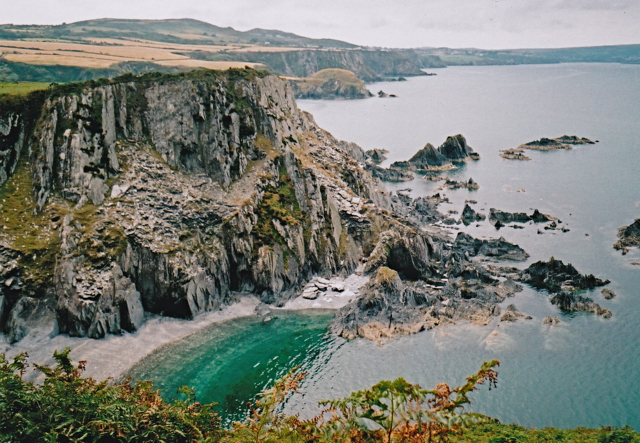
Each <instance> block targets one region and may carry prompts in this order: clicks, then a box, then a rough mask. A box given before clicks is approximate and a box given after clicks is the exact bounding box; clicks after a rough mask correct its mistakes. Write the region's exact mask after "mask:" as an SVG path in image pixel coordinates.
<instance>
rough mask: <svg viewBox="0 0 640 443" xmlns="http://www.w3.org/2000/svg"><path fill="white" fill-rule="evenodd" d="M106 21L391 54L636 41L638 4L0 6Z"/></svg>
mask: <svg viewBox="0 0 640 443" xmlns="http://www.w3.org/2000/svg"><path fill="white" fill-rule="evenodd" d="M104 17H110V18H137V19H165V18H193V19H198V20H202V21H206V22H209V23H212V24H214V25H217V26H224V27H226V26H231V27H233V28H235V29H238V30H242V31H246V30H249V29H252V28H265V29H279V30H282V31H287V32H293V33H295V34H299V35H303V36H306V37H313V38H333V39H338V40H344V41H348V42H351V43H355V44H359V45H364V46H381V47H394V48H400V47H424V46H429V47H443V46H444V47H450V48H467V47H475V48H484V49H506V48H553V47H570V46H598V45H614V44H631V43H640V0H322V1H320V0H0V23H14V24H60V23H63V22H67V23H69V22H74V21H80V20H88V19H93V18H104Z"/></svg>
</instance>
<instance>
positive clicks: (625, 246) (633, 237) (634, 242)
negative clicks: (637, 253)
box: [613, 218, 640, 255]
mask: <svg viewBox="0 0 640 443" xmlns="http://www.w3.org/2000/svg"><path fill="white" fill-rule="evenodd" d="M618 238H619V239H620V240H618V241H617V242H616V243H615V244H614V245H613V248H614V249H617V250H619V251H622V255H625V254H626V253H627V252H629V248H631V247H640V218H639V219H636V221H634V222H633V223H631V224H630V225H629V226H623V227H621V228H620V229H618Z"/></svg>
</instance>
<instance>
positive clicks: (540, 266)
mask: <svg viewBox="0 0 640 443" xmlns="http://www.w3.org/2000/svg"><path fill="white" fill-rule="evenodd" d="M520 280H521V281H522V282H524V283H528V284H530V285H531V286H533V287H535V288H538V289H546V290H547V291H549V292H557V291H571V290H580V289H593V288H595V287H598V286H605V285H607V284H609V283H610V281H609V280H601V279H599V278H597V277H595V276H594V275H593V274H589V275H583V274H580V273H579V272H578V271H577V270H576V268H574V267H573V265H572V264H571V263H569V264H564V263H563V262H562V261H560V260H556V259H555V258H553V257H551V258H550V259H549V261H548V262H544V261H538V262H535V263H533V264H532V265H531V266H529V267H528V268H527V269H525V270H524V271H522V273H521V275H520Z"/></svg>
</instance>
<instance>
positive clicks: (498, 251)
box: [454, 232, 529, 261]
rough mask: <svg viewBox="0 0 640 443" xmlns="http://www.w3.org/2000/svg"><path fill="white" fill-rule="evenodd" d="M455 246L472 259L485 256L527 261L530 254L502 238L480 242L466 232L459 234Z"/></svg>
mask: <svg viewBox="0 0 640 443" xmlns="http://www.w3.org/2000/svg"><path fill="white" fill-rule="evenodd" d="M454 246H455V247H456V248H457V249H458V250H460V251H464V252H465V253H466V254H468V256H470V257H475V256H478V255H483V256H485V257H491V258H494V259H497V260H515V261H522V260H526V259H527V258H528V257H529V254H527V253H526V252H525V251H524V249H522V248H521V247H520V246H518V245H514V244H512V243H509V242H508V241H506V240H505V239H504V238H502V237H500V238H499V239H497V240H495V239H492V240H480V239H477V238H473V237H471V236H470V235H469V234H466V233H464V232H459V233H458V236H457V237H456V241H455V243H454Z"/></svg>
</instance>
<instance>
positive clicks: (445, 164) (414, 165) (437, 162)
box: [391, 134, 480, 171]
mask: <svg viewBox="0 0 640 443" xmlns="http://www.w3.org/2000/svg"><path fill="white" fill-rule="evenodd" d="M479 158H480V156H479V155H478V154H477V153H476V152H474V151H473V149H471V147H470V146H469V145H467V140H466V139H465V138H464V137H463V136H462V135H460V134H458V135H454V136H450V137H447V140H446V141H445V142H444V143H443V144H442V145H440V146H439V147H438V148H437V149H436V148H435V147H434V146H433V145H432V144H431V143H427V144H426V145H425V147H424V148H422V149H421V150H419V151H418V152H417V153H416V154H415V155H414V156H413V157H411V158H410V159H409V160H407V161H399V162H395V163H393V164H392V165H391V168H393V169H403V170H409V171H442V170H447V169H453V168H454V167H455V166H454V163H460V162H465V161H467V160H469V159H471V160H478V159H479Z"/></svg>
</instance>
